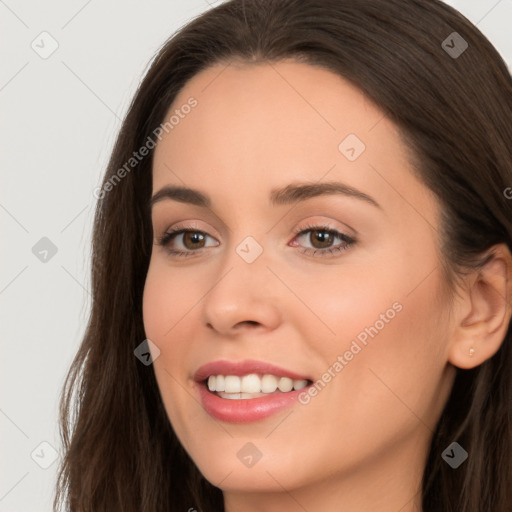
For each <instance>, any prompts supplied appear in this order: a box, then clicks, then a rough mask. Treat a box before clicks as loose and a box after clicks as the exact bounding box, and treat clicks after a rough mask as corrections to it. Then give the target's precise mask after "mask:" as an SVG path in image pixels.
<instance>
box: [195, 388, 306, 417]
mask: <svg viewBox="0 0 512 512" xmlns="http://www.w3.org/2000/svg"><path fill="white" fill-rule="evenodd" d="M196 385H197V387H198V388H199V394H200V396H201V402H202V404H203V407H204V408H205V410H206V412H207V413H208V414H209V415H210V416H213V417H214V418H216V419H218V420H221V421H227V422H229V423H251V422H253V421H258V420H263V419H265V418H268V417H269V416H272V415H273V414H277V413H278V412H280V411H282V410H284V409H286V408H287V407H291V406H292V405H293V404H295V403H297V402H298V398H299V395H300V394H301V393H303V392H304V391H306V390H307V387H305V388H303V389H299V390H296V391H289V392H287V393H276V394H269V395H268V396H262V397H259V398H247V399H244V400H231V399H229V398H221V397H220V396H217V395H215V394H214V393H211V392H210V391H208V389H207V387H206V384H205V383H204V382H199V383H196Z"/></svg>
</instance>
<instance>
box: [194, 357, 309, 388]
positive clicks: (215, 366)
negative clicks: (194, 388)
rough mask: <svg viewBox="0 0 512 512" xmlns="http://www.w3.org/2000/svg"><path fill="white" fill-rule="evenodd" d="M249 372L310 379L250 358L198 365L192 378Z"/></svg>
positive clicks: (245, 373) (199, 379) (240, 374)
mask: <svg viewBox="0 0 512 512" xmlns="http://www.w3.org/2000/svg"><path fill="white" fill-rule="evenodd" d="M250 373H258V374H262V375H265V374H270V375H275V376H276V377H288V378H290V379H297V380H299V379H304V380H312V379H311V378H309V377H308V376H304V375H301V374H299V373H296V372H293V371H291V370H287V369H286V368H281V367H280V366H276V365H274V364H271V363H266V362H264V361H255V360H252V359H246V360H244V361H226V360H220V361H212V362H210V363H207V364H205V365H203V366H201V367H199V368H198V369H197V370H196V372H195V374H194V380H195V381H196V382H202V381H204V380H205V379H207V378H208V377H209V376H210V375H238V376H239V377H241V376H242V375H248V374H250Z"/></svg>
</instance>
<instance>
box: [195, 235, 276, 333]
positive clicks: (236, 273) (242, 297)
mask: <svg viewBox="0 0 512 512" xmlns="http://www.w3.org/2000/svg"><path fill="white" fill-rule="evenodd" d="M267 263H268V258H267V253H266V251H265V249H264V247H263V243H260V242H258V241H257V240H256V237H254V236H250V235H249V236H246V237H245V238H243V239H242V240H241V241H240V242H238V243H235V244H233V245H232V246H231V247H230V248H229V249H228V252H227V253H226V254H225V255H223V262H222V264H219V266H218V267H217V268H218V271H217V273H216V275H215V280H214V282H213V283H212V287H211V289H210V291H209V293H207V294H206V296H205V298H204V302H203V315H204V321H205V323H208V324H210V325H211V326H212V327H214V328H215V329H216V330H219V331H223V332H227V331H229V330H230V329H233V328H234V327H235V326H237V325H238V324H240V323H241V322H245V323H247V322H250V323H251V324H252V323H258V324H262V325H264V326H266V327H271V328H274V327H275V326H276V324H277V322H278V320H279V311H278V305H277V303H276V300H275V295H274V293H273V292H272V291H271V290H272V277H273V276H272V273H271V272H270V271H269V270H268V268H267Z"/></svg>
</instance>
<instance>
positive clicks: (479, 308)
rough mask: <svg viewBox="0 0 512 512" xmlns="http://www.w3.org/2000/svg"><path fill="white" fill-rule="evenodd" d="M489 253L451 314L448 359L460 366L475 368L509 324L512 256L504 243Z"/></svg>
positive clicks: (494, 348) (496, 345) (497, 345)
mask: <svg viewBox="0 0 512 512" xmlns="http://www.w3.org/2000/svg"><path fill="white" fill-rule="evenodd" d="M489 253H492V254H493V258H492V259H490V261H488V262H487V263H486V264H485V265H484V266H483V267H482V268H480V269H478V270H475V272H474V274H472V275H471V276H470V277H469V278H468V279H467V281H466V283H467V286H466V287H465V289H464V290H463V291H462V305H461V307H460V308H459V309H458V312H457V313H456V314H455V316H454V321H455V322H456V324H455V329H454V332H453V336H452V339H451V340H450V347H449V354H448V359H449V361H450V363H452V364H453V365H454V366H456V367H458V368H461V369H471V368H475V367H477V366H479V365H480V364H482V363H483V362H485V361H486V360H487V359H489V358H491V357H492V356H493V355H494V354H495V353H496V352H497V351H498V350H499V348H500V347H501V345H502V343H503V341H504V339H505V336H506V333H507V330H508V327H509V325H510V318H511V310H512V304H511V299H512V256H511V254H510V251H509V249H508V247H507V246H506V245H505V244H499V245H496V246H494V247H493V248H492V249H491V250H490V251H489Z"/></svg>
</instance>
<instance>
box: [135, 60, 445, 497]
mask: <svg viewBox="0 0 512 512" xmlns="http://www.w3.org/2000/svg"><path fill="white" fill-rule="evenodd" d="M190 98H193V100H191V99H190ZM194 100H195V101H196V102H197V103H196V104H194V107H193V108H187V107H184V106H185V105H187V104H192V103H194ZM176 110H178V112H176ZM171 115H175V116H177V117H175V118H174V120H173V121H172V128H170V129H169V125H168V129H167V131H168V133H165V131H164V132H163V137H162V139H161V140H160V142H159V143H158V145H157V147H156V150H155V155H154V165H153V195H156V194H159V192H160V191H162V190H164V189H165V187H178V188H187V189H192V190H193V191H194V192H187V193H186V192H183V191H181V192H179V191H178V192H177V191H176V190H177V189H175V192H174V193H173V194H171V193H169V194H165V193H162V194H159V197H158V198H155V201H154V204H153V207H152V222H153V230H154V238H155V245H154V247H153V252H152V255H151V262H150V266H149V271H148V275H147V280H146V285H145V290H144V325H145V330H146V335H147V337H148V339H150V340H151V341H152V342H153V343H154V344H155V345H156V346H157V347H158V349H159V350H160V355H159V356H158V357H157V358H156V359H155V361H154V371H155V374H156V379H157V381H158V385H159V388H160V392H161V396H162V399H163V402H164V404H165V408H166V411H167V414H168V417H169V420H170V422H171V424H172V427H173V428H174V431H175V432H176V434H177V436H178V438H179V439H180V441H181V443H182V444H183V446H184V448H185V449H186V451H187V452H188V453H189V455H190V456H191V458H192V459H193V460H194V462H195V463H196V464H197V466H198V468H199V469H200V471H201V472H202V473H203V475H204V476H205V477H206V478H207V479H208V480H209V481H210V482H211V483H213V484H214V485H217V486H219V487H220V488H222V489H223V490H224V491H231V492H235V491H236V492H238V491H245V492H248V491H263V490H269V491H279V492H281V491H282V490H283V488H284V489H287V490H292V489H299V488H305V487H307V486H311V485H313V484H315V483H319V482H325V481H327V480H328V477H329V478H334V479H338V480H340V481H341V480H343V481H345V482H349V481H351V480H354V479H356V478H358V475H359V478H361V475H365V478H367V479H368V478H372V479H373V478H374V479H373V480H372V482H374V483H375V482H379V481H380V482H381V483H382V485H387V482H388V481H387V479H388V478H389V479H390V481H391V480H392V479H396V480H400V481H404V482H411V481H412V480H414V481H417V479H418V478H420V476H421V471H422V470H423V466H424V462H425V456H426V453H427V449H428V446H429V443H430V436H431V433H432V432H431V431H432V429H433V428H434V427H435V424H436V422H437V419H438V417H439V415H440V413H441V410H442V408H443V406H444V403H445V401H446V399H447V396H448V393H449V390H450V387H451V384H452V382H453V372H452V370H453V367H450V366H449V365H447V360H448V356H447V352H448V337H449V333H450V328H449V324H448V321H449V317H448V297H447V296H446V295H445V294H443V293H442V274H441V266H440V260H439V253H438V249H437V248H438V243H437V236H438V227H439V208H438V203H437V201H436V200H435V198H434V196H433V195H432V194H431V193H430V191H429V190H428V189H427V188H426V187H425V186H424V185H423V184H421V183H420V182H419V181H418V180H417V179H416V178H415V177H414V176H413V174H412V172H411V167H410V164H409V162H408V161H407V158H406V153H405V147H404V145H403V144H402V142H401V140H400V138H399V135H398V132H397V130H396V128H395V126H394V125H393V124H392V123H391V122H390V121H389V120H388V119H387V118H386V117H384V114H383V113H382V112H381V111H380V110H379V109H377V108H376V107H375V106H374V105H373V104H372V103H371V102H370V101H369V100H368V99H366V98H365V97H364V96H363V94H362V93H361V92H360V91H359V90H358V89H357V88H355V87H354V86H352V85H350V84H349V83H348V82H347V81H345V80H344V79H342V78H340V77H339V76H337V75H335V74H333V73H331V72H330V71H327V70H325V69H322V68H320V67H312V66H308V65H306V64H300V63H296V62H292V61H282V62H280V63H277V64H272V65H270V64H259V65H241V64H234V63H231V65H229V66H228V67H226V66H225V65H221V64H218V65H216V66H214V67H212V68H209V69H207V70H205V71H203V72H201V73H199V74H198V75H196V76H195V77H194V78H193V79H192V80H190V81H189V82H188V83H187V85H186V86H185V87H184V89H183V90H182V91H181V93H180V94H179V96H178V97H177V98H176V100H175V102H174V104H173V106H172V108H171V109H170V110H169V113H168V115H167V117H166V120H168V118H169V117H170V116H171ZM177 118H179V120H178V121H177V120H176V119H177ZM328 186H329V187H330V188H329V187H328ZM296 187H297V188H296ZM300 187H305V188H304V189H301V188H300ZM198 194H201V197H203V196H204V198H205V199H203V201H200V200H199V199H200V198H199V197H198ZM182 229H187V230H190V231H191V232H190V233H188V234H187V233H185V234H183V233H181V234H175V235H174V236H171V237H170V238H169V237H168V239H167V245H166V246H165V247H164V246H161V245H158V244H157V241H158V239H160V238H162V237H164V236H165V234H166V233H169V232H171V231H172V230H177V231H180V230H182ZM171 251H177V252H178V254H176V253H173V252H171ZM226 362H227V363H231V365H230V364H226ZM251 362H252V363H251ZM216 363H218V364H216ZM245 363H246V364H245ZM211 364H213V365H211ZM204 365H209V366H206V367H204ZM266 365H274V366H276V367H278V368H272V367H269V366H266ZM202 367H204V368H202ZM210 375H213V376H218V375H220V376H221V377H215V378H212V379H210V384H211V385H212V388H213V386H216V387H215V389H220V390H222V389H224V392H217V391H216V392H210V391H209V390H208V388H207V385H206V384H205V382H204V381H205V380H206V379H207V378H208V377H209V376H210ZM246 375H251V376H250V377H247V378H245V379H244V378H243V377H244V376H246ZM265 375H270V376H267V377H264V378H263V376H265ZM281 379H282V380H281ZM196 380H200V381H201V382H196ZM304 380H306V382H304ZM311 383H312V384H311ZM276 384H277V385H278V386H280V388H282V390H281V391H280V388H279V387H278V388H277V390H276V391H274V392H273V393H271V391H272V390H273V389H275V386H276ZM304 385H306V387H302V386H304ZM237 386H243V389H241V388H240V387H238V388H237ZM291 386H295V387H296V388H297V391H294V390H292V391H288V390H289V388H290V387H291ZM262 389H263V391H266V393H264V394H263V395H261V390H262ZM256 390H258V391H260V393H257V392H256ZM237 391H238V392H240V391H241V392H242V393H243V394H242V396H241V395H239V394H236V392H237ZM219 393H220V394H219ZM260 395H261V396H260ZM384 468H388V469H389V471H384ZM393 468H394V469H393ZM372 475H373V476H372ZM377 475H378V476H377ZM354 482H355V480H354ZM367 482H368V481H367ZM378 489H379V484H377V490H376V491H375V492H377V491H378ZM381 491H382V487H380V492H381ZM368 492H370V493H371V492H374V491H372V490H370V489H369V490H368Z"/></svg>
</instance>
